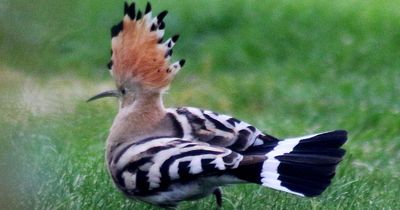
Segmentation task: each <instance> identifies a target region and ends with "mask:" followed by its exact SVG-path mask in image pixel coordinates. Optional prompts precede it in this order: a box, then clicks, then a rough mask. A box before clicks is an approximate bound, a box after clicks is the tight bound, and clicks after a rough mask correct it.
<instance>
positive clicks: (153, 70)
mask: <svg viewBox="0 0 400 210" xmlns="http://www.w3.org/2000/svg"><path fill="white" fill-rule="evenodd" d="M166 14H167V11H163V12H161V13H160V14H159V15H158V16H157V17H155V18H152V16H151V5H150V4H149V3H148V4H147V6H146V11H145V14H144V16H143V17H142V12H141V11H140V10H139V11H136V9H135V3H132V4H131V5H128V4H127V3H125V16H124V18H123V20H122V21H121V22H120V23H119V24H117V25H115V26H113V27H112V28H111V36H112V39H111V48H112V56H111V62H110V64H109V67H110V70H111V73H112V75H113V76H114V78H115V79H116V81H117V83H120V84H123V83H126V82H133V83H134V84H140V85H142V86H145V87H148V88H156V89H160V88H164V87H167V86H168V85H169V84H170V82H171V81H172V79H173V78H174V76H175V75H176V73H177V72H178V71H179V70H180V69H181V67H182V66H183V65H184V63H185V61H184V60H181V61H178V62H176V63H174V64H170V62H169V60H170V58H171V55H172V48H173V46H174V45H175V43H176V41H177V40H178V38H179V36H178V35H176V36H174V37H172V38H170V39H168V40H167V41H165V42H164V43H162V40H163V38H162V37H163V35H164V28H165V23H164V21H163V19H164V17H165V16H166Z"/></svg>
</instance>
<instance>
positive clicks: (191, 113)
mask: <svg viewBox="0 0 400 210" xmlns="http://www.w3.org/2000/svg"><path fill="white" fill-rule="evenodd" d="M168 111H169V113H171V114H172V115H173V116H174V117H175V124H176V125H175V129H176V130H178V132H177V133H179V134H180V137H182V138H184V139H192V140H197V141H202V142H207V143H209V144H211V145H217V146H221V147H226V148H229V149H231V150H233V151H237V152H240V153H242V152H256V151H257V149H258V148H261V147H262V148H263V149H262V152H263V153H264V154H265V152H266V148H265V147H269V148H271V149H272V148H273V147H275V146H276V144H277V142H278V139H277V138H274V137H272V136H269V135H266V134H263V133H262V132H261V131H260V130H258V129H257V128H255V127H254V126H252V125H250V124H248V123H246V122H243V121H240V120H238V119H236V118H233V117H231V116H228V115H223V114H218V113H215V112H212V111H208V110H203V109H198V108H193V107H182V108H177V109H169V110H168Z"/></svg>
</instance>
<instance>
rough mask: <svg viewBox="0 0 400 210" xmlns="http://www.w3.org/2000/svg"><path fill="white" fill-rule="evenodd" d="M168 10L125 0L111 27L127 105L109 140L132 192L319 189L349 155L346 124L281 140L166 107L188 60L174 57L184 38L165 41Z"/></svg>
mask: <svg viewBox="0 0 400 210" xmlns="http://www.w3.org/2000/svg"><path fill="white" fill-rule="evenodd" d="M165 15H166V12H162V13H160V15H158V16H157V17H155V18H153V19H152V18H151V6H150V4H148V5H147V7H146V11H145V13H144V14H143V16H142V13H141V12H136V10H135V4H134V3H133V4H131V5H127V4H126V5H125V17H124V19H123V21H122V22H121V23H119V24H117V25H116V26H114V27H113V28H112V52H113V55H112V61H111V62H110V65H109V66H110V67H111V73H112V75H113V76H114V78H115V80H116V85H117V88H118V91H114V92H106V93H103V94H100V95H99V96H96V97H94V99H97V98H99V97H102V96H109V95H114V96H118V97H120V100H121V103H120V110H119V112H118V114H117V116H116V118H115V120H114V123H113V125H112V127H111V129H110V134H109V137H108V139H107V149H106V161H107V166H108V170H109V173H110V175H111V177H112V179H113V181H114V183H115V185H116V186H117V187H118V189H120V190H121V191H122V192H123V193H124V194H125V195H127V196H129V197H131V198H136V199H139V200H142V201H145V202H147V203H151V204H155V205H158V206H162V207H175V206H176V205H177V204H178V203H179V202H180V201H184V200H193V199H199V198H202V197H205V196H207V195H210V194H212V193H214V194H215V195H216V198H217V203H218V204H220V203H221V197H220V196H221V191H220V187H221V186H224V185H228V184H237V183H255V184H260V185H262V186H266V187H270V188H274V189H277V190H281V191H285V192H289V193H292V194H296V195H300V196H317V195H319V194H321V193H322V192H323V191H324V190H325V189H326V188H327V186H328V185H329V184H330V182H331V179H332V178H333V176H334V174H335V168H336V165H337V164H338V163H339V162H340V161H341V160H342V157H343V155H344V150H343V149H341V148H340V147H341V146H342V145H343V144H344V143H345V141H346V132H345V131H340V130H339V131H332V132H326V133H322V134H315V135H309V136H305V137H300V138H292V139H285V140H279V139H278V138H275V137H272V136H270V135H267V134H265V133H263V132H262V131H260V130H259V129H257V128H255V127H254V126H252V125H250V124H248V123H246V122H242V121H240V120H238V119H235V118H233V117H231V116H228V115H222V114H218V113H215V112H212V111H208V110H203V109H199V108H193V107H183V108H168V109H167V108H165V107H164V105H163V101H162V97H163V92H164V90H165V89H166V88H167V87H168V86H169V84H170V82H171V81H172V79H173V78H174V76H175V75H176V73H177V72H178V71H179V69H180V68H181V67H182V66H183V64H184V60H181V61H179V62H176V63H173V64H169V60H170V57H171V55H172V47H173V46H174V44H175V43H176V41H177V39H178V37H177V36H174V37H172V38H171V39H168V40H167V41H166V42H164V43H162V36H163V34H164V27H165V23H164V22H163V18H164V17H165Z"/></svg>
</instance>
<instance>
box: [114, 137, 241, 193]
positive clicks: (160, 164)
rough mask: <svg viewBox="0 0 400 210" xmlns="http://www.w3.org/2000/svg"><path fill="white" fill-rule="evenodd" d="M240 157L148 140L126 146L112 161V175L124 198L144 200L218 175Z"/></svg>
mask: <svg viewBox="0 0 400 210" xmlns="http://www.w3.org/2000/svg"><path fill="white" fill-rule="evenodd" d="M242 159H243V156H241V155H240V154H237V153H235V152H232V151H231V150H229V149H225V148H221V147H215V146H210V145H209V144H207V143H202V142H193V141H187V140H182V139H179V138H151V139H146V140H143V141H140V142H138V143H133V144H130V145H127V146H126V148H124V149H121V150H120V152H119V154H117V155H115V156H114V157H113V158H112V160H111V161H112V163H113V164H112V168H114V169H115V170H112V172H114V173H113V174H112V176H113V178H114V180H115V181H116V183H117V184H118V185H119V187H120V188H121V189H122V190H123V191H124V192H125V193H127V194H130V195H135V196H148V195H151V194H155V193H159V192H163V191H170V190H171V187H172V186H173V185H174V184H176V183H184V182H185V181H193V180H196V179H198V178H199V177H202V178H206V177H213V176H217V175H222V174H224V173H225V171H227V170H230V169H234V168H237V167H238V166H239V163H240V162H241V160H242Z"/></svg>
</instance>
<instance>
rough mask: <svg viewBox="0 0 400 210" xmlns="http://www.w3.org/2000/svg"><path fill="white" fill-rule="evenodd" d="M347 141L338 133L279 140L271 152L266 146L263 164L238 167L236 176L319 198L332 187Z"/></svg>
mask: <svg viewBox="0 0 400 210" xmlns="http://www.w3.org/2000/svg"><path fill="white" fill-rule="evenodd" d="M346 140H347V133H346V131H341V130H339V131H332V132H327V133H322V134H316V135H310V136H305V137H299V138H291V139H286V140H283V141H278V142H277V143H276V145H275V147H274V148H273V149H272V150H271V148H269V147H266V151H265V153H266V154H265V153H264V154H265V158H266V159H265V160H264V161H263V162H261V164H260V163H255V164H253V165H251V166H249V165H246V166H243V167H239V168H238V171H241V172H236V175H237V177H238V178H240V179H243V180H246V181H249V182H253V183H258V184H261V185H263V186H266V187H269V188H273V189H276V190H280V191H284V192H289V193H292V194H296V195H299V196H307V197H313V196H317V195H320V194H321V193H322V192H323V191H324V190H325V189H326V188H327V187H328V186H329V185H330V184H331V180H332V178H333V177H334V176H335V171H336V166H337V165H338V164H339V163H340V161H341V160H342V158H343V156H344V154H345V150H344V149H341V148H340V147H341V146H342V145H343V144H344V143H345V142H346ZM243 171H246V172H243Z"/></svg>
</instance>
